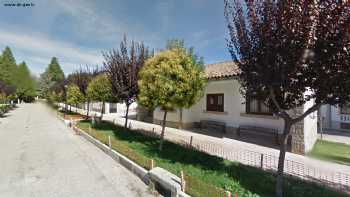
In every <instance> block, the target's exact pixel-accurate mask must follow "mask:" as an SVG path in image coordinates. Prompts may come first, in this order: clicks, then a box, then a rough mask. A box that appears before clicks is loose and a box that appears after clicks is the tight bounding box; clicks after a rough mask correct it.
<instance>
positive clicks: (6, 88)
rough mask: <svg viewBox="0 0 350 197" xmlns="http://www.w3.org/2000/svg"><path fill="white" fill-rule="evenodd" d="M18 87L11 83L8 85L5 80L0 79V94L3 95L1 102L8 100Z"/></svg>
mask: <svg viewBox="0 0 350 197" xmlns="http://www.w3.org/2000/svg"><path fill="white" fill-rule="evenodd" d="M15 92H16V88H15V87H14V86H11V85H7V84H6V83H5V82H3V81H1V80H0V95H1V97H2V99H1V100H2V101H1V102H8V100H9V98H11V97H12V95H13V94H15Z"/></svg>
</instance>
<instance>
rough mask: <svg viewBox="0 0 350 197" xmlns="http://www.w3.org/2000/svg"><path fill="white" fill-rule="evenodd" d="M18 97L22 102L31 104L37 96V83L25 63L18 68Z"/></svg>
mask: <svg viewBox="0 0 350 197" xmlns="http://www.w3.org/2000/svg"><path fill="white" fill-rule="evenodd" d="M16 84H17V96H18V98H19V99H20V100H24V101H26V102H30V101H33V100H34V97H35V95H36V88H35V81H34V78H33V77H32V76H31V74H30V71H29V69H28V67H27V65H26V63H25V62H22V63H21V64H20V65H19V66H18V70H17V82H16Z"/></svg>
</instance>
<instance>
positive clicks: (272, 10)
mask: <svg viewBox="0 0 350 197" xmlns="http://www.w3.org/2000/svg"><path fill="white" fill-rule="evenodd" d="M349 4H350V3H349V1H333V0H325V1H321V2H318V1H304V0H302V1H292V0H285V1H258V0H252V1H251V0H244V1H241V0H225V16H226V20H227V24H228V29H229V35H230V39H229V43H228V48H229V51H230V53H231V55H232V58H233V60H234V61H236V62H237V64H238V66H239V68H240V70H241V74H240V76H239V80H240V84H241V87H242V93H243V95H250V96H255V97H256V98H257V99H259V100H262V101H264V102H265V104H266V105H268V106H269V107H270V108H272V110H273V111H274V113H275V114H276V115H277V116H279V117H280V118H282V119H283V120H284V130H283V134H282V143H281V145H280V155H279V161H278V171H277V183H276V196H278V197H282V196H283V170H284V160H285V154H286V145H287V139H288V136H289V135H290V131H291V128H292V126H293V125H295V124H296V123H297V122H299V121H301V120H303V119H304V118H305V117H306V116H308V115H309V114H311V113H313V112H315V111H316V110H318V109H319V107H320V106H321V105H322V104H340V105H341V104H344V103H346V102H348V101H350V98H349V95H350V80H348V79H349V78H350V65H349V57H350V56H349V51H350V44H349V43H350V36H349V33H350V25H349V22H350V5H349ZM306 91H308V92H309V94H308V95H305V92H306ZM308 101H314V105H313V106H312V107H310V108H309V109H308V110H306V111H305V112H304V111H303V112H301V114H295V113H292V112H293V111H294V109H296V108H297V107H300V106H303V105H304V104H305V103H306V102H308Z"/></svg>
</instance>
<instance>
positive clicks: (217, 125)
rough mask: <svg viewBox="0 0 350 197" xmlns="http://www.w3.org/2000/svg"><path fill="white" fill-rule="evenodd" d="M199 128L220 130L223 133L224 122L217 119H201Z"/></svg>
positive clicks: (224, 129)
mask: <svg viewBox="0 0 350 197" xmlns="http://www.w3.org/2000/svg"><path fill="white" fill-rule="evenodd" d="M200 128H201V129H208V130H213V131H221V132H223V133H225V131H226V124H225V123H224V122H218V121H212V120H201V121H200Z"/></svg>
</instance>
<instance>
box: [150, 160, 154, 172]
mask: <svg viewBox="0 0 350 197" xmlns="http://www.w3.org/2000/svg"><path fill="white" fill-rule="evenodd" d="M153 168H154V160H153V159H151V170H152V169H153Z"/></svg>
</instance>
